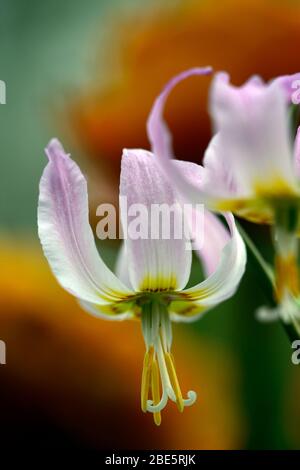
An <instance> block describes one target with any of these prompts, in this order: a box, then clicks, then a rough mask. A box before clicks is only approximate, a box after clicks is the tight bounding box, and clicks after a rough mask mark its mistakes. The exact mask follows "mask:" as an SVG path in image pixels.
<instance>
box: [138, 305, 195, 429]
mask: <svg viewBox="0 0 300 470" xmlns="http://www.w3.org/2000/svg"><path fill="white" fill-rule="evenodd" d="M142 331H143V336H144V340H145V344H146V353H145V357H144V365H143V374H142V385H141V407H142V410H143V411H144V412H147V411H149V412H150V413H153V418H154V422H155V424H156V425H158V426H159V425H160V423H161V410H162V409H163V408H164V407H165V406H166V404H167V402H168V399H170V400H172V401H173V402H176V403H177V406H178V409H179V411H183V409H184V407H185V406H191V405H193V404H194V403H195V401H196V398H197V395H196V393H195V392H193V391H189V392H188V394H187V396H188V398H186V399H184V398H183V397H182V393H181V389H180V386H179V382H178V378H177V374H176V369H175V365H174V360H173V357H172V354H171V344H172V328H171V320H170V317H169V313H168V310H167V306H166V304H165V303H163V302H162V301H161V299H159V298H156V297H153V298H151V299H150V300H148V301H147V302H146V303H145V304H144V305H143V306H142Z"/></svg>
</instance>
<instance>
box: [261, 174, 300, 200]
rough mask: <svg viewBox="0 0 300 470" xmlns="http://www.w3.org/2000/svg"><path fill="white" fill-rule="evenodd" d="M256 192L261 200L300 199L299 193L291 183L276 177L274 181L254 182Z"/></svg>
mask: <svg viewBox="0 0 300 470" xmlns="http://www.w3.org/2000/svg"><path fill="white" fill-rule="evenodd" d="M253 187H254V192H255V194H256V196H258V197H260V198H268V199H269V198H272V199H273V198H289V199H290V198H294V197H295V196H296V197H299V192H298V191H297V190H296V189H295V188H294V186H292V185H291V184H290V183H289V182H287V181H286V180H285V179H283V178H282V177H281V176H274V177H273V178H272V179H268V180H267V181H266V180H265V179H263V180H259V179H257V180H256V181H255V182H254V185H253Z"/></svg>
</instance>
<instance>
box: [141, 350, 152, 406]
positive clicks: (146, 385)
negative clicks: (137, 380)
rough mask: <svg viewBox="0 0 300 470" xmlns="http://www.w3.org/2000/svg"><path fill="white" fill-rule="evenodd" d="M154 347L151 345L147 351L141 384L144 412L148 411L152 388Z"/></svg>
mask: <svg viewBox="0 0 300 470" xmlns="http://www.w3.org/2000/svg"><path fill="white" fill-rule="evenodd" d="M153 354H154V348H153V346H150V348H149V350H148V351H146V353H145V357H144V364H143V373H142V385H141V408H142V411H143V412H144V413H146V411H147V400H148V395H149V390H150V379H151V369H152V363H153Z"/></svg>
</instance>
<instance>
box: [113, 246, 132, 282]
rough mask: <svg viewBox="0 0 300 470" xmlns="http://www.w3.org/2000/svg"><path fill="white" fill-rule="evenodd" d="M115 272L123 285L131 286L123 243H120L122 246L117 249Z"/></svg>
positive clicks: (125, 249) (125, 248)
mask: <svg viewBox="0 0 300 470" xmlns="http://www.w3.org/2000/svg"><path fill="white" fill-rule="evenodd" d="M115 273H116V276H117V277H118V279H120V281H122V282H123V284H124V285H125V286H128V288H130V289H131V288H132V286H131V282H130V278H129V268H128V256H127V247H126V244H125V243H122V246H121V248H120V249H119V253H118V257H117V262H116V268H115Z"/></svg>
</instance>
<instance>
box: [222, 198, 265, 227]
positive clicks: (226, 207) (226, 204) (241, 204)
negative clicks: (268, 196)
mask: <svg viewBox="0 0 300 470" xmlns="http://www.w3.org/2000/svg"><path fill="white" fill-rule="evenodd" d="M216 210H218V211H222V212H224V211H229V212H232V213H234V214H236V215H238V216H239V217H242V218H243V219H246V220H249V221H250V222H254V223H257V224H271V223H272V222H273V219H274V211H273V210H272V208H271V206H270V204H269V202H267V201H264V200H263V199H259V198H257V199H256V198H249V199H224V200H222V201H219V202H218V203H217V205H216Z"/></svg>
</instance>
